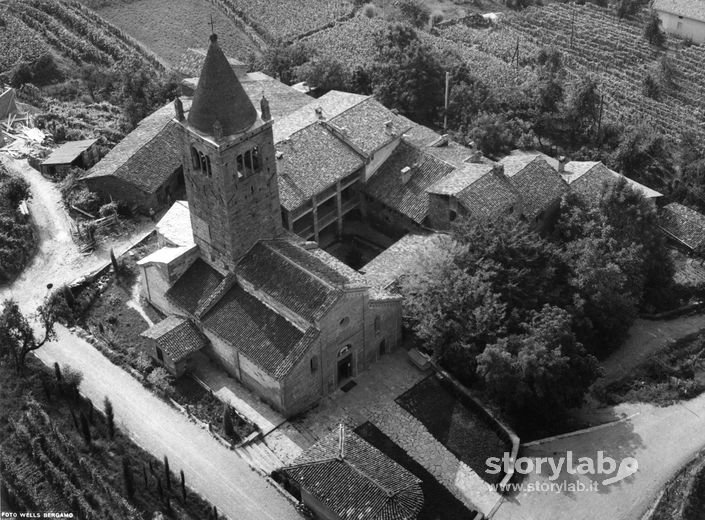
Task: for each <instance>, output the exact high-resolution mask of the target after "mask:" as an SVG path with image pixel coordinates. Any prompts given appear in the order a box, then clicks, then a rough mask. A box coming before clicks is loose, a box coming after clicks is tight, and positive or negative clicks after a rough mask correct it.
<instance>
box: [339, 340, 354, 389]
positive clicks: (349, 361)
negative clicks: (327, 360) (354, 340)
mask: <svg viewBox="0 0 705 520" xmlns="http://www.w3.org/2000/svg"><path fill="white" fill-rule="evenodd" d="M352 376H353V353H352V345H345V346H344V347H343V348H341V349H340V350H339V351H338V386H342V385H344V384H345V383H346V382H347V381H348V380H349V379H350V378H352Z"/></svg>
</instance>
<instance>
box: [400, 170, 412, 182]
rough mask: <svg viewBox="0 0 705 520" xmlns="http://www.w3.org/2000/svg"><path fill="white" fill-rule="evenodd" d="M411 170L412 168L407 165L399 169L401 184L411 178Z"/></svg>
mask: <svg viewBox="0 0 705 520" xmlns="http://www.w3.org/2000/svg"><path fill="white" fill-rule="evenodd" d="M411 172H412V170H411V168H410V167H408V166H404V167H403V168H402V169H401V183H402V184H406V183H407V182H409V180H410V179H411Z"/></svg>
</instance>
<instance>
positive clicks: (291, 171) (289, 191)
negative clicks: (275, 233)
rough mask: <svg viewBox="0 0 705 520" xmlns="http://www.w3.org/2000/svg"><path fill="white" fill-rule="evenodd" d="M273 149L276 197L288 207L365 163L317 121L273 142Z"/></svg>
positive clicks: (306, 198) (293, 205)
mask: <svg viewBox="0 0 705 520" xmlns="http://www.w3.org/2000/svg"><path fill="white" fill-rule="evenodd" d="M276 149H277V152H278V154H277V173H278V181H279V194H280V201H281V204H282V206H284V208H286V209H287V210H289V211H291V210H293V209H296V208H298V207H299V206H300V205H301V204H303V203H304V202H307V201H308V200H309V199H310V198H311V197H312V196H313V195H316V194H318V193H320V192H322V191H323V190H324V189H326V188H328V187H329V186H331V185H333V184H335V183H336V182H337V181H339V180H341V179H343V178H345V177H347V176H348V175H350V174H351V173H353V172H354V171H356V170H358V169H360V168H362V167H363V166H364V164H365V163H364V161H363V159H362V157H361V156H360V155H359V154H357V153H356V152H355V151H353V150H352V148H350V147H349V146H347V145H346V144H345V143H343V142H342V141H341V140H340V139H338V138H337V137H335V136H334V135H333V134H332V133H331V131H330V130H328V129H327V128H326V126H325V125H324V124H322V123H320V122H316V123H313V124H311V125H309V126H307V127H305V128H304V129H302V130H299V131H298V132H296V133H294V134H292V135H291V136H289V138H288V139H286V140H284V141H281V142H279V143H277V145H276Z"/></svg>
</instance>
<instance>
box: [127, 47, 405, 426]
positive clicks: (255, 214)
mask: <svg viewBox="0 0 705 520" xmlns="http://www.w3.org/2000/svg"><path fill="white" fill-rule="evenodd" d="M185 105H187V103H184V102H183V101H182V100H181V99H179V98H177V99H176V100H175V103H174V108H175V119H174V122H175V123H176V126H177V129H178V132H179V137H180V142H181V160H182V165H183V172H184V182H185V190H186V196H187V199H188V211H187V212H183V211H181V212H178V213H175V214H176V215H177V218H178V214H181V215H184V217H183V218H184V219H185V218H188V219H189V221H188V222H184V226H185V227H190V229H191V231H192V240H187V241H185V242H180V243H178V244H175V243H171V242H170V243H168V244H165V245H166V247H163V248H162V249H159V250H158V251H156V252H154V253H152V254H151V255H149V256H147V257H145V258H143V259H142V260H140V262H139V266H140V271H141V277H142V290H143V293H144V295H145V296H146V298H147V299H148V300H149V301H150V302H151V303H152V304H153V305H154V306H155V307H156V308H158V309H159V310H160V311H161V312H163V313H164V314H166V315H167V316H169V317H168V318H167V320H170V322H169V323H163V322H162V323H161V324H157V325H155V327H158V328H159V331H158V332H159V335H158V337H159V338H162V337H164V335H168V334H169V330H167V329H169V327H170V326H171V325H170V324H171V323H173V324H175V325H174V326H179V327H182V328H184V327H185V325H184V320H187V322H188V323H191V324H192V325H193V326H195V327H196V328H197V329H198V330H199V332H200V333H201V334H202V335H203V337H204V338H206V340H207V341H206V345H205V346H204V347H203V348H200V347H199V350H201V351H202V352H205V353H206V354H208V355H209V356H210V357H212V358H214V359H216V360H217V361H219V363H220V364H221V365H222V367H223V368H224V369H225V370H226V371H227V372H228V373H229V374H231V375H232V376H233V377H235V378H236V379H238V380H239V381H240V382H241V383H242V384H244V385H245V386H247V387H248V388H250V389H251V390H253V391H254V392H256V393H257V394H258V395H259V396H260V397H262V399H264V400H265V401H267V402H268V403H270V404H271V406H272V407H273V408H275V409H276V410H278V411H279V412H281V413H282V414H284V415H286V416H291V415H294V414H296V413H299V412H301V411H303V410H305V409H307V408H308V407H310V406H312V405H313V404H315V402H316V401H318V400H319V399H320V398H321V397H322V396H325V395H327V394H329V393H331V392H333V391H335V390H337V389H338V388H339V387H340V386H342V385H345V384H346V383H347V382H349V381H350V380H351V379H352V378H354V377H355V376H356V375H357V374H358V373H359V372H361V371H363V370H365V369H366V368H367V367H368V366H369V365H370V364H371V363H374V362H375V361H376V360H377V359H378V358H379V357H380V356H382V355H384V354H385V353H387V352H389V351H390V350H392V349H394V348H396V347H397V346H398V345H399V343H400V339H401V299H400V297H399V296H397V295H394V294H392V293H389V292H386V291H384V290H381V289H378V288H375V287H372V286H371V284H370V283H369V282H368V281H367V280H366V279H365V277H364V276H363V275H361V274H360V273H358V272H357V271H355V270H353V269H351V268H349V267H348V266H346V265H345V264H343V263H342V262H340V261H339V260H337V259H336V258H334V257H332V256H331V255H329V254H328V253H326V252H325V251H323V250H322V249H320V248H319V247H318V245H317V244H316V243H315V242H309V241H306V240H305V239H304V238H301V237H299V236H296V235H294V234H293V233H292V232H291V231H289V230H287V229H285V228H284V227H283V225H282V217H281V209H280V200H279V183H278V178H277V160H276V151H275V146H274V136H273V130H272V125H273V118H272V115H271V112H270V108H269V104H268V101H267V99H265V98H264V97H263V98H262V100H261V103H260V110H259V111H258V110H257V109H255V107H254V106H253V104H252V102H251V101H250V98H249V97H248V95H247V93H246V92H245V91H244V89H243V87H242V85H241V84H240V82H239V80H238V78H237V76H236V74H235V72H234V71H233V69H232V67H231V65H230V64H229V63H228V60H227V58H226V57H225V55H224V54H223V52H222V50H221V49H220V47H219V45H218V39H217V36H216V35H215V34H214V35H212V36H211V39H210V45H209V48H208V52H207V55H206V58H205V62H204V65H203V69H202V72H201V75H200V80H199V82H198V85H197V87H196V90H195V93H194V95H193V99H192V100H191V102H190V109H189V110H186V109H185V108H184V106H185ZM184 206H185V205H182V206H181V207H184ZM186 216H187V217H186ZM170 225H171V227H173V226H174V223H173V222H172V223H170ZM176 227H178V224H177V226H176ZM189 238H191V237H189ZM174 316H176V317H179V318H180V319H174V318H173V317H174ZM165 321H166V320H165ZM173 335H174V333H172V336H173ZM155 337H156V336H155ZM155 345H156V346H155V352H156V356H157V359H161V358H160V357H159V356H160V354H161V355H162V357H163V352H161V351H160V348H159V346H158V345H159V343H155ZM181 354H182V353H181ZM182 355H183V354H182ZM165 366H167V368H168V366H169V364H168V363H165Z"/></svg>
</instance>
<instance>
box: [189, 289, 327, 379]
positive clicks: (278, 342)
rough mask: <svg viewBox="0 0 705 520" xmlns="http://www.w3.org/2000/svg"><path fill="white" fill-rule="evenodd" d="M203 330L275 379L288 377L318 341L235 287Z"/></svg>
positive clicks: (314, 333)
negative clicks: (311, 346) (214, 335)
mask: <svg viewBox="0 0 705 520" xmlns="http://www.w3.org/2000/svg"><path fill="white" fill-rule="evenodd" d="M203 326H204V327H205V328H206V329H208V330H209V331H212V332H213V333H215V334H217V335H218V336H219V337H220V338H222V339H223V340H224V341H226V342H227V343H229V344H231V345H232V346H234V347H235V348H237V349H238V351H240V352H241V353H242V354H243V355H245V356H246V357H247V358H248V359H249V360H250V361H252V362H253V363H254V364H255V365H257V366H258V367H259V368H261V369H262V370H264V371H265V372H266V373H267V374H269V375H271V376H272V377H273V378H275V379H280V378H281V377H283V376H285V375H286V374H287V373H288V372H289V370H291V368H293V367H294V365H295V364H296V362H297V361H298V360H299V358H300V357H301V356H302V355H303V354H304V353H305V352H306V350H307V349H308V348H309V347H310V345H311V343H312V342H313V341H314V340H315V339H316V338H317V337H318V334H319V332H318V331H317V330H316V329H315V328H314V327H310V328H309V329H308V330H306V331H302V330H300V329H299V328H297V327H296V326H295V325H293V324H292V323H291V322H289V321H288V320H287V319H286V318H284V317H283V316H281V315H280V314H278V313H276V312H275V311H274V310H272V309H271V308H269V307H267V306H266V305H265V304H263V303H262V302H260V301H259V300H258V299H257V298H255V297H253V296H252V295H250V294H248V293H247V292H246V291H245V290H243V289H242V287H240V286H239V285H234V286H232V287H231V288H230V290H229V291H228V292H227V293H225V295H224V296H223V297H222V298H221V299H220V301H218V303H217V304H215V306H213V308H212V309H211V310H210V311H208V312H207V313H206V314H205V316H204V317H203Z"/></svg>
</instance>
